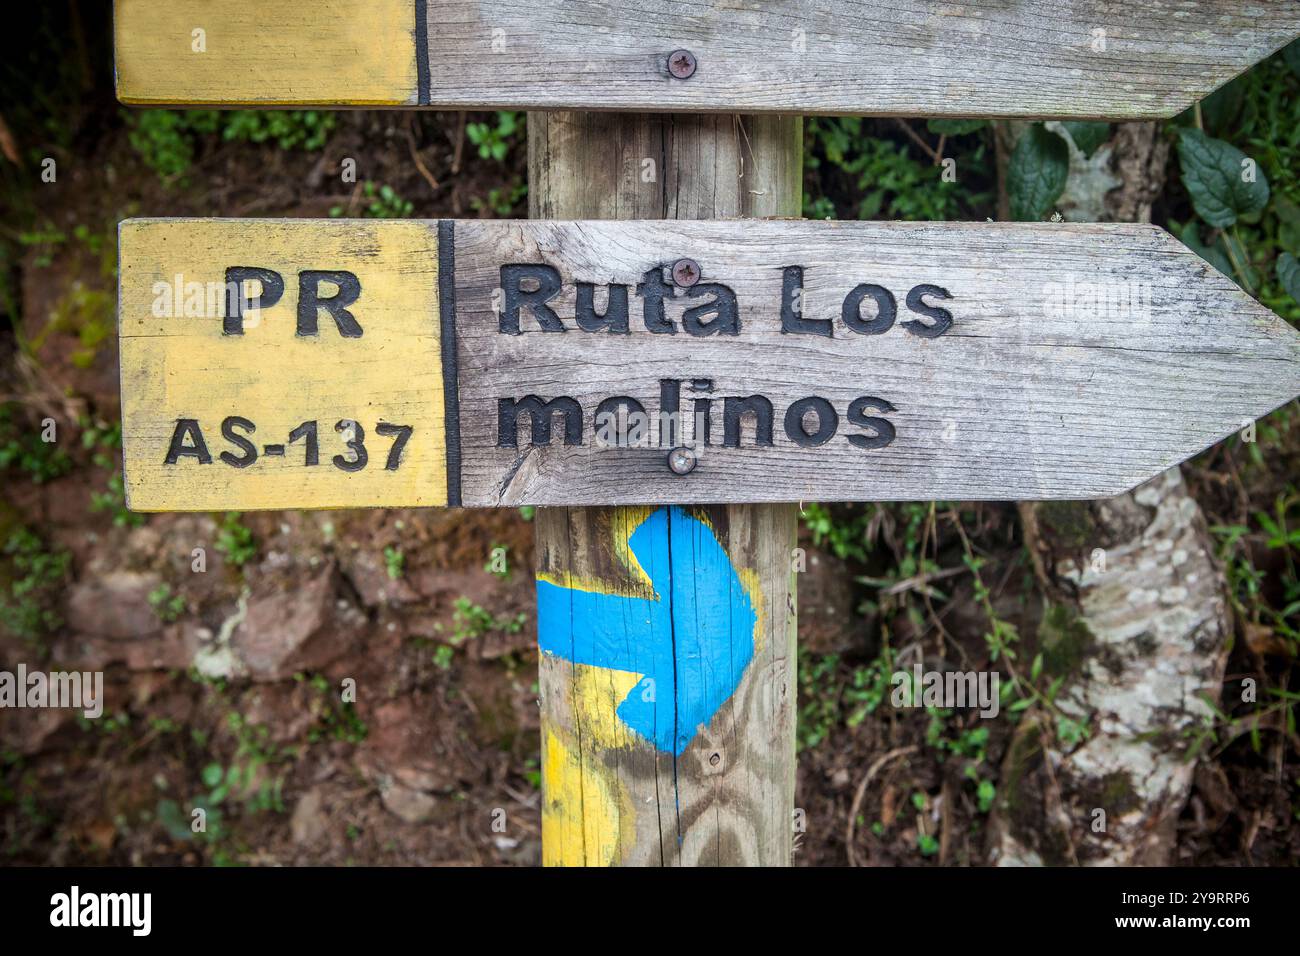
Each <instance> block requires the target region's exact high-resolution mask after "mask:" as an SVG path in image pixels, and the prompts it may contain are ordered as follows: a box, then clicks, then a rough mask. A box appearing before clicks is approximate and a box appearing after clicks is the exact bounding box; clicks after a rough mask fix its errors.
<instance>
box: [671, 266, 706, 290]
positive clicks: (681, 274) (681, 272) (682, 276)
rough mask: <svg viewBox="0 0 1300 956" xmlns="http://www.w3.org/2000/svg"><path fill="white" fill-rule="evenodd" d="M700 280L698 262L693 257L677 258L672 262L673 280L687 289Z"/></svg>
mask: <svg viewBox="0 0 1300 956" xmlns="http://www.w3.org/2000/svg"><path fill="white" fill-rule="evenodd" d="M699 281H700V264H699V263H698V262H696V261H695V260H694V259H678V260H677V261H676V262H674V263H673V282H674V283H676V284H677V285H678V286H679V287H681V288H683V289H689V288H690V287H691V286H693V285H695V283H697V282H699Z"/></svg>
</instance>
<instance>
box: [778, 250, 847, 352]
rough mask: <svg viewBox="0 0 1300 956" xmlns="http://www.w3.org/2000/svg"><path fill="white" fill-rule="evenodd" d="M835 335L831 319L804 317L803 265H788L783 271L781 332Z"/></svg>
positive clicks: (784, 333)
mask: <svg viewBox="0 0 1300 956" xmlns="http://www.w3.org/2000/svg"><path fill="white" fill-rule="evenodd" d="M792 333H798V334H801V335H824V336H826V338H828V339H829V338H832V337H833V336H834V335H835V331H834V329H832V328H831V320H830V319H805V318H804V317H803V266H786V267H785V269H784V270H782V272H781V334H782V335H788V334H792Z"/></svg>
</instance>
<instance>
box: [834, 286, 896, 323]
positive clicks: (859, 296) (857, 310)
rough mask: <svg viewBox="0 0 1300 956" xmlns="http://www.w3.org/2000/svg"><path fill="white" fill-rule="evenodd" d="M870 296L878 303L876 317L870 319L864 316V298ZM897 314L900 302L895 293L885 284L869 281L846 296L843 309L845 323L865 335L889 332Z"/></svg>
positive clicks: (842, 314)
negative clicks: (874, 283)
mask: <svg viewBox="0 0 1300 956" xmlns="http://www.w3.org/2000/svg"><path fill="white" fill-rule="evenodd" d="M868 296H870V297H871V298H872V299H873V300H875V303H876V317H875V318H874V319H869V320H867V319H863V318H862V300H863V299H865V298H867V297H868ZM897 315H898V302H897V301H896V300H895V299H894V294H893V293H892V292H890V291H889V290H888V289H886V288H885V287H884V286H880V285H871V284H869V283H863V284H862V285H860V286H858V287H857V288H856V289H854V290H853V291H852V292H850V293H849V294H848V295H847V296H845V298H844V308H843V310H842V311H841V318H843V320H844V324H845V325H847V326H848V327H849V328H851V329H852V330H853V331H854V332H860V333H862V334H863V335H880V334H881V333H882V332H888V331H889V330H890V328H891V327H892V326H893V324H894V319H895V317H897Z"/></svg>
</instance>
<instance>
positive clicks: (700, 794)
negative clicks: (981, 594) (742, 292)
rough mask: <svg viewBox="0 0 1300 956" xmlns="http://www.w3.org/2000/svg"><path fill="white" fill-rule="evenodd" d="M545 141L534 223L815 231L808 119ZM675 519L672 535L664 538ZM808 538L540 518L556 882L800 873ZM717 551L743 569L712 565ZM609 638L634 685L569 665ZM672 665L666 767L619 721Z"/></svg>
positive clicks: (538, 147) (616, 131)
mask: <svg viewBox="0 0 1300 956" xmlns="http://www.w3.org/2000/svg"><path fill="white" fill-rule="evenodd" d="M528 129H529V205H530V215H531V216H534V217H536V216H548V217H549V216H556V217H566V216H573V217H579V216H580V217H584V218H591V219H617V218H628V217H638V218H648V219H653V218H661V217H662V218H669V219H672V218H694V217H705V218H708V217H726V216H797V215H798V214H799V210H800V208H801V205H802V200H801V182H802V177H801V163H802V123H801V121H800V120H798V119H795V118H791V117H762V118H760V117H739V116H738V117H731V116H725V117H712V116H709V117H704V116H694V117H690V116H682V115H675V116H663V115H655V116H624V115H617V116H616V115H610V114H600V115H597V114H590V113H550V114H547V113H531V114H529V120H528ZM647 160H648V161H649V163H647ZM494 318H495V316H494ZM467 331H468V329H467ZM606 374H607V377H609V378H616V377H617V372H613V373H612V374H611V373H610V370H607V373H606ZM665 511H667V512H668V514H669V515H670V516H672V517H670V519H669V520H668V521H666V522H664V523H663V524H661V525H650V522H653V521H654V520H655V518H656V517H660V516H662V515H663V513H664V512H665ZM796 527H797V515H796V512H795V509H794V508H793V507H792V506H790V505H766V506H765V505H734V504H733V505H715V506H712V507H707V508H690V509H676V508H674V509H658V511H657V512H656V511H655V510H653V509H649V508H641V507H625V508H554V509H550V508H542V509H540V510H539V511H538V512H537V549H536V553H537V555H538V565H539V566H538V575H539V578H538V580H539V584H538V596H539V604H538V629H539V638H541V640H542V647H543V654H542V656H541V659H540V661H539V664H538V670H539V686H540V690H541V704H542V756H543V773H542V791H543V793H542V796H543V813H542V829H543V833H542V844H543V858H544V861H545V862H546V863H547V864H588V865H590V864H600V865H606V864H633V865H636V864H640V865H647V864H649V865H668V866H677V865H765V866H783V865H788V864H789V862H790V856H791V847H792V836H793V834H792V829H793V826H792V819H791V818H792V813H793V807H794V786H795V747H794V733H795V688H796V683H795V660H796V656H795V624H796V621H795V585H794V574H793V572H792V562H791V553H792V550H793V548H794V546H795V541H796ZM647 529H649V530H650V532H651V533H650V535H649V536H648V537H644V536H645V535H646V534H647ZM638 534H639V535H641V536H643V537H636V538H634V536H635V535H638ZM634 540H635V542H636V544H638V545H639V546H640V547H641V549H642V552H643V553H647V557H648V559H649V558H652V557H655V556H656V555H657V556H658V557H659V558H660V562H659V563H660V564H663V563H665V558H666V563H667V565H668V566H669V567H668V572H667V573H666V574H665V572H664V570H663V568H662V567H659V568H655V567H654V563H653V562H652V561H650V560H647V562H645V563H649V564H650V565H651V567H650V568H649V569H647V568H645V567H644V566H643V565H642V564H640V563H637V562H634V561H632V560H630V558H632V557H635V556H636V551H635V549H634V548H633V547H632V545H633V542H634ZM717 547H720V548H721V549H722V553H723V555H725V561H722V562H712V563H711V562H710V560H709V556H710V554H712V553H713V549H714V548H717ZM634 567H635V568H637V569H639V570H640V571H641V572H642V573H641V574H637V573H635V572H634V571H633V568H634ZM642 577H644V578H648V579H650V580H651V581H652V582H654V581H657V582H658V584H659V589H658V594H657V597H658V599H659V600H660V601H661V602H667V603H668V608H667V611H668V613H667V618H668V622H669V624H668V627H667V628H665V627H664V625H663V620H664V614H663V608H662V607H660V608H659V611H660V613H659V614H658V615H656V614H655V613H654V612H655V610H656V609H655V606H654V605H653V604H651V603H648V602H645V601H644V597H646V596H647V595H646V594H645V592H644V588H643V582H641V581H639V580H638V579H639V578H642ZM547 579H549V581H550V582H554V581H561V582H565V581H567V583H569V584H578V583H579V582H584V581H585V582H590V583H594V584H595V586H596V587H597V588H598V589H599V590H602V591H613V592H615V593H619V592H622V593H627V592H629V591H632V592H633V593H636V592H637V591H638V589H639V590H640V592H641V594H642V598H643V600H642V601H641V602H637V601H635V600H634V601H632V602H631V603H630V607H632V608H635V609H636V612H632V611H626V610H625V611H624V612H623V613H622V614H608V613H607V614H606V615H605V617H604V619H603V620H598V619H596V617H595V614H594V611H595V609H594V608H593V607H591V606H589V605H587V604H583V603H580V602H579V601H578V599H577V598H576V597H575V598H574V599H573V600H572V601H571V602H570V603H568V604H566V603H565V602H563V601H560V602H558V603H557V602H553V601H547V600H545V597H546V594H545V592H546V591H548V589H549V588H550V587H551V584H550V583H547ZM589 586H590V585H589ZM571 593H572V592H571ZM552 597H553V595H552ZM709 609H712V613H708V611H709ZM751 614H752V615H753V616H752V618H751V617H750V616H749V615H751ZM599 626H604V627H607V628H608V629H609V631H610V632H611V633H609V634H608V635H607V636H608V638H609V641H608V646H609V647H612V648H614V649H615V650H618V649H619V648H622V649H624V650H623V651H622V653H623V654H624V655H627V653H628V651H631V656H632V660H631V661H628V660H624V661H615V662H613V663H616V664H619V665H620V666H622V667H623V668H627V669H631V670H632V673H629V672H628V670H627V669H625V670H614V669H608V668H595V667H590V666H587V665H584V664H581V663H576V662H575V661H574V657H575V655H574V653H572V651H570V653H569V654H568V655H567V657H566V656H565V654H564V647H565V645H566V641H565V639H564V638H565V637H566V636H567V637H568V641H567V643H568V645H569V646H570V647H572V646H573V645H574V644H576V643H577V640H578V635H588V634H591V633H592V632H593V631H595V630H596V629H597V628H598V627H599ZM719 627H721V628H722V631H723V634H724V635H725V640H718V639H717V635H718V630H719ZM665 630H666V631H667V633H665ZM557 633H558V634H559V635H560V638H559V640H558V642H557V641H556V640H555V635H556V634H557ZM710 635H713V636H714V640H712V641H710V640H709V639H708V638H709V636H710ZM665 642H667V646H666V647H665ZM655 648H658V649H659V650H658V657H659V658H660V659H662V658H663V657H667V658H668V659H669V660H670V662H671V665H670V667H669V670H670V671H671V674H672V678H671V684H672V695H673V696H672V699H671V703H672V708H671V711H669V710H668V708H663V712H664V713H665V714H667V713H671V719H672V722H673V729H672V734H671V738H672V740H673V741H674V742H675V743H674V744H672V745H670V746H669V747H668V748H667V749H664V748H662V747H661V746H659V745H658V744H657V743H656V742H654V741H653V740H651V739H648V738H647V736H646V735H645V734H644V733H642V734H638V733H636V732H634V731H633V732H629V730H628V728H627V725H626V724H625V723H624V722H623V721H622V720H621V719H620V718H621V716H625V715H624V714H623V712H622V711H620V710H619V709H618V708H619V706H620V704H619V702H620V701H621V700H625V699H626V695H627V694H629V693H632V694H636V693H637V692H638V685H640V686H641V687H644V680H645V678H644V677H643V676H642V674H641V673H638V671H640V670H642V669H643V668H645V667H647V666H653V658H652V655H651V651H652V649H655ZM557 651H558V653H557ZM745 655H749V656H748V658H746V656H745ZM648 658H649V659H650V661H649V663H647V662H646V659H648ZM658 670H660V671H662V670H663V667H662V665H661V667H660V668H658ZM737 674H739V679H738V680H735V683H734V690H732V681H733V680H734V679H735V677H736V675H737ZM724 675H725V676H724ZM716 681H725V685H724V686H725V688H726V689H727V690H729V691H731V692H730V694H729V696H727V697H726V699H725V701H724V702H723V703H722V705H721V706H720V707H718V708H717V710H716V711H714V712H712V714H711V716H710V717H709V719H707V720H706V721H704V723H703V724H702V725H700V726H698V727H697V726H695V723H696V719H697V718H696V716H695V714H696V707H695V704H696V703H697V697H698V694H697V693H695V691H696V690H698V688H699V687H700V686H702V685H703V686H716V684H715V682H716ZM659 683H660V684H661V685H662V684H666V683H668V681H663V680H661V681H660V682H659ZM660 693H661V694H663V693H664V690H663V689H662V688H661V689H660ZM634 701H635V698H634ZM660 712H661V711H660V709H659V708H658V707H657V708H656V714H659V713H660Z"/></svg>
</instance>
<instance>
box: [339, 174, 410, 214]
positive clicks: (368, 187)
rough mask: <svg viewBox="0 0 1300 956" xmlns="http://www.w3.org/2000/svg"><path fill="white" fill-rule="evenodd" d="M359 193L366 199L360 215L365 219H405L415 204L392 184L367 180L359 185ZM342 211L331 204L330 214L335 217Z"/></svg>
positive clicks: (341, 208) (340, 207)
mask: <svg viewBox="0 0 1300 956" xmlns="http://www.w3.org/2000/svg"><path fill="white" fill-rule="evenodd" d="M361 194H362V196H363V197H364V198H365V199H366V200H367V203H366V206H365V208H364V209H362V210H361V215H362V216H364V217H365V218H367V219H406V218H408V217H409V216H410V215H411V214H412V213H413V212H414V211H415V204H414V203H412V202H411V201H410V200H407V199H403V198H402V197H401V196H399V195H398V194H397V191H396V190H395V189H393V187H392V186H388V185H382V186H380V185H376V184H375V183H372V182H369V181H367V182H366V183H365V184H364V185H363V186H362V187H361ZM343 211H344V209H343V207H342V206H333V207H331V209H330V215H331V216H332V217H334V218H335V219H337V218H338V217H340V216H342V215H343Z"/></svg>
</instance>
